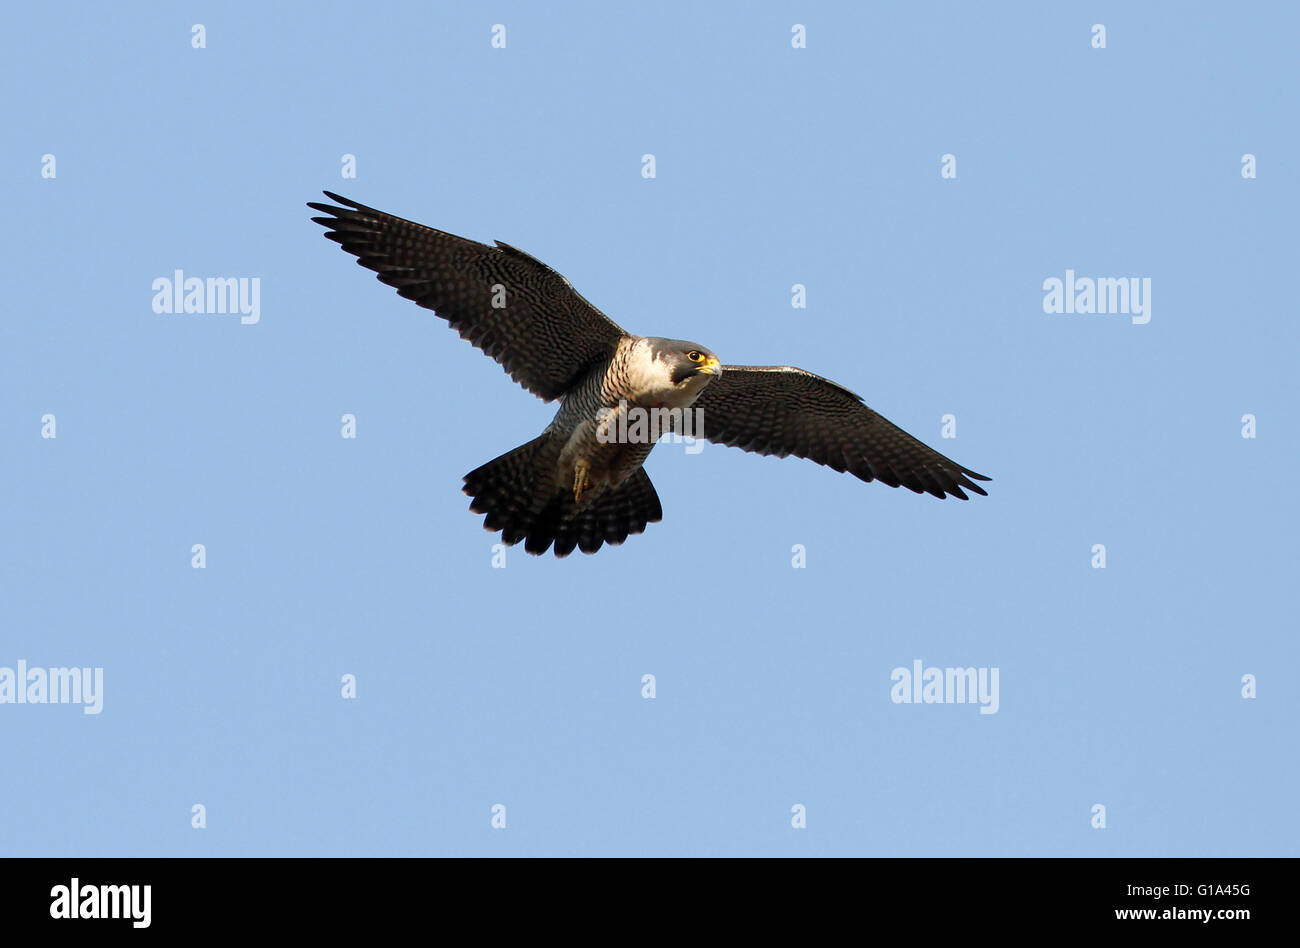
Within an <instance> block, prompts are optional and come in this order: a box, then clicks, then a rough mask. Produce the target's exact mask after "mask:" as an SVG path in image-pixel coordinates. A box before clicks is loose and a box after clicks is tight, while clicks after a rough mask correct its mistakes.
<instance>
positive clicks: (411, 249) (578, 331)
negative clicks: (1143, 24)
mask: <svg viewBox="0 0 1300 948" xmlns="http://www.w3.org/2000/svg"><path fill="white" fill-rule="evenodd" d="M325 196H326V197H328V198H329V199H330V200H332V201H336V202H338V204H341V205H346V206H344V207H335V206H333V205H330V204H314V203H312V204H308V205H307V206H308V207H310V208H312V209H314V210H317V211H323V212H325V213H326V214H329V215H330V216H329V217H313V218H312V220H314V221H315V222H316V223H318V224H321V225H323V226H325V227H326V228H328V231H327V232H326V234H325V236H326V237H328V238H329V239H330V240H333V241H337V242H338V243H339V244H340V245H341V246H342V247H343V249H344V250H346V251H347V252H348V253H350V254H352V255H353V256H355V257H356V258H357V263H359V264H361V265H362V266H363V267H366V268H367V269H370V270H374V271H375V273H376V274H378V276H379V281H380V282H381V283H387V284H388V285H389V286H391V287H395V288H396V289H397V292H398V294H399V295H400V296H403V297H405V298H406V299H408V300H414V301H415V302H416V303H418V304H419V305H421V306H423V307H425V308H426V309H431V310H433V311H434V312H435V313H437V314H438V315H439V316H441V317H442V318H443V319H445V320H447V322H448V323H450V324H451V328H452V329H455V330H456V331H457V332H459V333H460V334H461V336H462V337H463V338H465V339H468V340H469V341H470V342H471V343H473V344H474V345H475V346H477V347H478V348H479V349H482V350H483V351H484V352H485V353H487V354H488V355H490V356H491V357H492V358H493V359H496V361H497V362H499V363H501V366H502V367H503V368H504V369H505V370H506V372H508V373H509V374H510V377H511V378H512V379H514V380H515V381H516V382H518V383H519V384H520V385H522V386H523V387H524V388H526V389H528V390H529V391H530V392H532V393H534V394H535V395H538V396H540V397H541V398H544V399H546V400H547V401H550V400H551V399H554V398H559V397H560V396H561V395H563V394H564V393H565V392H567V391H568V390H569V389H570V388H571V387H572V385H573V384H574V382H575V381H576V380H577V379H578V378H579V377H580V376H581V375H582V374H583V372H584V371H585V370H586V369H587V368H588V367H589V366H591V365H592V364H593V363H595V362H597V361H600V360H603V359H607V358H609V357H610V356H611V355H612V354H613V353H614V349H615V347H616V346H617V345H618V341H619V339H620V338H622V336H623V335H624V332H623V330H622V329H620V328H619V327H618V325H617V324H616V323H615V322H614V321H613V320H611V319H610V318H609V317H608V316H606V315H605V314H604V313H602V312H601V311H600V310H598V309H596V307H594V306H592V305H591V304H590V303H588V302H587V301H586V300H585V299H583V298H582V297H581V296H580V295H578V292H577V291H576V290H575V289H574V288H573V286H572V285H571V284H570V283H569V281H568V280H566V279H565V278H564V277H562V276H560V274H558V273H556V272H555V271H554V270H552V269H551V268H550V267H548V266H547V265H546V264H544V263H542V262H541V261H540V260H537V259H535V258H533V257H530V256H529V255H528V254H526V253H524V252H523V251H522V250H516V249H515V248H514V247H511V246H509V245H508V244H503V243H501V242H500V241H497V242H496V243H497V245H496V246H495V247H489V246H487V245H486V244H480V243H477V242H476V241H473V240H466V239H465V238H464V237H457V236H455V235H454V234H446V233H443V232H442V231H440V230H434V229H433V228H432V227H425V226H424V225H423V224H415V223H412V222H411V221H407V220H403V219H402V218H400V217H394V216H392V215H391V214H385V213H384V212H383V211H376V210H375V209H374V208H371V207H366V206H365V205H364V204H358V203H356V202H355V201H349V200H348V199H347V198H344V197H339V196H338V195H337V194H333V193H331V192H329V191H326V192H325Z"/></svg>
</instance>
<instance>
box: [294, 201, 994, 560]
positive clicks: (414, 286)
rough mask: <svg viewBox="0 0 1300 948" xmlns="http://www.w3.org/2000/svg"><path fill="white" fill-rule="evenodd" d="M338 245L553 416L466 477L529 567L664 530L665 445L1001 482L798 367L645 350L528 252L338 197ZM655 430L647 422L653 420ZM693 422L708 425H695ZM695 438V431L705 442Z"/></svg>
mask: <svg viewBox="0 0 1300 948" xmlns="http://www.w3.org/2000/svg"><path fill="white" fill-rule="evenodd" d="M325 196H326V197H328V198H329V199H330V200H332V201H334V202H336V205H338V206H335V205H330V204H317V203H309V204H308V205H307V206H308V207H310V208H312V209H314V210H317V211H322V212H324V213H325V214H327V215H329V216H327V217H313V218H312V220H313V221H315V222H316V223H318V224H321V225H323V226H324V227H325V228H326V229H327V230H326V234H325V236H326V237H328V238H329V239H330V240H333V241H336V242H337V243H338V244H340V245H341V246H342V247H343V249H344V250H345V251H347V252H348V253H350V254H352V255H353V256H355V257H356V258H357V263H359V264H360V265H361V266H363V267H366V268H367V269H370V270H373V271H375V273H376V274H377V275H378V277H379V281H380V282H381V283H386V284H388V285H389V286H391V287H394V288H395V289H396V290H397V293H398V295H399V296H403V297H405V298H406V299H408V300H413V301H414V302H416V303H417V304H419V305H420V306H423V307H424V308H426V309H431V310H433V311H434V312H435V313H436V314H437V315H438V316H441V317H442V318H443V319H445V320H447V322H448V323H449V324H450V325H451V328H452V329H455V330H456V331H457V332H458V333H460V335H461V336H462V338H464V339H468V340H469V341H470V343H471V344H473V345H474V346H476V347H477V348H479V349H482V350H483V352H485V353H486V354H487V355H489V356H491V357H492V358H493V359H495V360H496V361H497V362H499V363H500V364H501V366H502V368H504V369H505V371H506V372H507V373H508V374H509V375H510V377H511V378H512V379H514V380H515V381H516V382H518V383H519V384H520V385H522V386H523V387H524V388H526V389H528V391H530V392H532V393H533V394H534V395H537V396H538V397H540V398H542V399H543V400H545V401H548V402H549V401H554V400H557V399H558V400H559V402H560V408H559V411H558V412H556V415H555V418H554V420H553V421H552V422H551V423H550V425H549V426H547V428H546V430H545V431H543V432H542V433H541V435H539V436H538V437H537V438H535V439H533V440H532V441H529V442H528V443H527V444H524V445H521V446H520V447H518V448H515V449H514V450H513V451H509V452H507V453H506V454H503V455H501V457H499V458H497V459H496V460H494V461H489V462H488V463H487V464H484V465H483V466H482V467H479V468H476V469H474V470H473V471H470V472H469V473H468V474H466V475H465V479H464V480H465V485H464V488H463V490H464V492H465V493H466V494H468V495H469V496H470V497H471V498H472V502H471V504H470V508H469V509H470V510H471V511H473V512H474V513H480V514H485V515H486V516H485V518H484V521H483V525H484V527H485V528H487V529H488V530H491V531H493V532H496V531H500V533H501V539H502V542H504V543H506V544H507V545H513V544H516V543H519V542H520V541H521V540H522V541H523V543H524V549H525V550H527V551H528V552H529V553H534V554H542V553H545V552H546V550H547V549H549V548H551V547H552V546H553V547H554V550H555V555H556V556H567V555H568V554H570V553H572V552H573V550H574V549H575V548H576V549H579V550H582V552H584V553H595V552H596V551H597V550H598V549H600V547H601V545H602V544H605V543H608V544H610V545H616V544H619V543H622V542H623V541H624V540H626V539H627V538H628V536H629V535H631V534H634V533H641V532H643V531H644V530H645V528H646V524H649V523H657V522H659V520H660V519H661V518H662V516H663V511H662V509H661V508H660V506H659V496H658V494H656V493H655V489H654V485H653V484H651V483H650V478H649V476H647V474H646V472H645V468H644V467H642V464H643V463H644V462H645V459H646V457H647V456H649V454H650V451H651V449H652V448H653V447H654V444H655V440H656V439H657V438H658V436H659V434H660V433H661V432H662V430H664V429H661V428H659V427H657V426H656V423H655V422H656V419H659V420H661V421H665V422H666V423H667V425H668V427H669V429H670V430H672V431H675V432H677V433H685V434H688V435H693V436H695V437H703V438H706V439H708V440H709V441H714V442H717V443H719V444H725V445H731V446H733V447H737V448H740V449H741V450H743V451H753V452H755V453H757V454H772V455H776V456H777V457H785V456H786V455H790V454H793V455H795V456H796V457H801V458H807V459H809V460H812V461H815V462H817V463H818V464H824V465H826V466H827V467H830V468H831V469H833V470H836V471H840V472H844V471H847V472H849V473H851V474H853V475H854V476H856V477H858V478H860V479H862V480H864V481H871V480H879V481H882V482H884V483H885V484H888V485H889V486H890V487H900V486H901V487H906V488H908V489H909V490H912V491H915V492H916V493H918V494H920V493H929V494H933V495H934V496H935V497H939V498H941V499H942V498H943V497H946V496H948V495H949V494H951V495H952V496H954V497H960V498H961V499H962V500H966V499H967V497H966V494H965V491H964V490H963V488H965V490H970V491H974V492H975V493H977V494H985V493H986V492H985V491H984V489H983V488H981V487H980V486H979V485H978V484H976V483H975V481H977V480H978V481H987V480H989V478H987V477H985V476H984V475H982V474H976V473H975V472H974V471H972V470H969V469H968V468H964V467H962V466H961V465H960V464H958V463H956V462H955V461H952V460H949V459H948V458H946V457H944V456H943V455H942V454H940V453H939V452H937V451H935V450H933V449H932V448H929V447H927V446H926V445H924V444H922V443H921V442H920V441H917V440H916V439H915V438H913V437H912V436H911V435H909V434H907V433H906V432H905V431H903V430H902V429H900V428H897V427H895V426H894V425H892V424H890V423H889V422H888V421H886V420H885V419H884V418H882V417H881V416H880V415H878V414H876V413H875V412H874V411H872V410H871V409H870V408H868V407H867V406H866V405H865V404H863V401H862V398H861V397H859V396H858V395H855V394H854V393H853V392H851V391H849V390H848V389H846V388H844V387H843V386H840V385H837V384H835V383H834V382H832V381H829V380H828V379H824V378H822V377H821V376H819V375H814V374H813V373H811V372H806V371H804V370H803V369H796V368H793V367H792V366H788V365H764V366H754V365H723V364H722V363H721V362H720V361H719V360H718V357H717V356H716V355H714V354H713V352H712V351H710V350H709V349H707V348H705V347H704V346H702V345H699V344H698V343H694V342H684V341H682V340H679V339H663V338H660V337H658V336H635V335H632V334H630V333H627V332H625V331H624V330H623V329H621V328H620V327H619V326H618V325H617V324H616V323H614V321H613V320H611V319H610V318H609V317H608V316H606V315H605V314H604V313H602V312H601V311H600V310H598V309H596V307H594V306H592V305H591V304H590V303H588V302H587V301H586V300H585V299H583V298H582V296H580V295H579V294H578V292H577V290H575V289H574V288H573V286H572V284H570V283H569V281H568V280H566V279H565V278H564V277H562V276H561V275H560V274H559V273H557V272H555V271H554V270H552V269H551V268H550V267H548V266H547V265H546V264H544V263H542V262H541V261H540V260H538V259H536V258H535V257H532V256H530V255H528V254H526V253H524V252H523V251H522V250H519V249H517V248H515V247H511V246H510V245H509V244H504V243H502V242H501V241H499V240H498V241H496V246H495V247H489V246H487V245H486V244H480V243H477V242H475V241H473V240H467V239H465V238H464V237H457V236H455V235H453V234H448V233H444V232H443V231H440V230H434V229H433V228H432V227H425V226H424V225H422V224H416V223H413V222H411V221H408V220H403V219H402V218H400V217H394V216H392V215H391V214H385V213H384V212H383V211H377V210H375V209H374V208H371V207H366V206H365V205H364V204H358V203H356V202H355V201H350V200H348V199H347V198H344V197H340V196H339V195H337V194H333V193H331V192H329V191H326V192H325ZM647 414H649V415H651V416H652V417H651V418H650V419H649V421H650V423H649V424H647V423H646V418H645V417H644V416H645V415H647ZM692 422H693V423H694V424H692ZM692 428H693V430H691V429H692Z"/></svg>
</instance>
